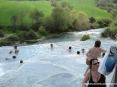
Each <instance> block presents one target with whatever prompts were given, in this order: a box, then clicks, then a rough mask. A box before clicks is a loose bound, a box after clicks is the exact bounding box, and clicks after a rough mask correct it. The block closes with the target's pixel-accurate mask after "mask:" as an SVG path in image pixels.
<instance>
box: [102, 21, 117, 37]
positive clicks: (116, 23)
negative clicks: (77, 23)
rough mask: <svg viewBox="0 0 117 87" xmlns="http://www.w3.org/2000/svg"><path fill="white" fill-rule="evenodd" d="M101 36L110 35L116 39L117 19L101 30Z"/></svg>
mask: <svg viewBox="0 0 117 87" xmlns="http://www.w3.org/2000/svg"><path fill="white" fill-rule="evenodd" d="M101 35H102V37H110V38H112V39H117V37H116V35H117V21H114V22H113V23H112V24H111V25H110V26H109V28H108V29H106V30H105V31H104V32H102V34H101Z"/></svg>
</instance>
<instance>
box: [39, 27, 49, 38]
mask: <svg viewBox="0 0 117 87" xmlns="http://www.w3.org/2000/svg"><path fill="white" fill-rule="evenodd" d="M39 34H40V35H42V36H46V35H48V32H47V31H46V29H45V28H44V27H43V26H41V27H40V28H39Z"/></svg>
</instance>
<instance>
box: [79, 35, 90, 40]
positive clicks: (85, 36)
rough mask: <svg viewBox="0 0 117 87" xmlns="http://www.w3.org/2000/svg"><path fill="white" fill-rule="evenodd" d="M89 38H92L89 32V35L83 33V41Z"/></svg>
mask: <svg viewBox="0 0 117 87" xmlns="http://www.w3.org/2000/svg"><path fill="white" fill-rule="evenodd" d="M88 39H90V36H89V35H88V34H87V35H83V36H82V37H81V39H80V40H81V41H86V40H88Z"/></svg>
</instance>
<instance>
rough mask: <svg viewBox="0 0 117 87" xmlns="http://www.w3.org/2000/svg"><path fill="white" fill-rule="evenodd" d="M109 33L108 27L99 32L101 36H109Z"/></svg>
mask: <svg viewBox="0 0 117 87" xmlns="http://www.w3.org/2000/svg"><path fill="white" fill-rule="evenodd" d="M109 33H110V30H109V28H107V29H106V30H105V31H104V32H102V33H101V37H104V38H106V37H109Z"/></svg>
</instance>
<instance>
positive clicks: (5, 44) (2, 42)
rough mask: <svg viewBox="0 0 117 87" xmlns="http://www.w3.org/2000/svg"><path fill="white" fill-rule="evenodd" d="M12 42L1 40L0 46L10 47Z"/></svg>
mask: <svg viewBox="0 0 117 87" xmlns="http://www.w3.org/2000/svg"><path fill="white" fill-rule="evenodd" d="M12 44H13V42H11V41H7V40H1V41H0V46H8V45H12Z"/></svg>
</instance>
